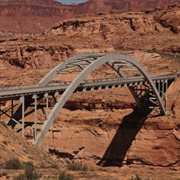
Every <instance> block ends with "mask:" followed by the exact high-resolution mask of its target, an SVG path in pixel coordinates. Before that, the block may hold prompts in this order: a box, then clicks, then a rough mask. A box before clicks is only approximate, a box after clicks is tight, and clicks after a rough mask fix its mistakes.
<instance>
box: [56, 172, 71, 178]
mask: <svg viewBox="0 0 180 180" xmlns="http://www.w3.org/2000/svg"><path fill="white" fill-rule="evenodd" d="M58 179H59V180H73V179H74V178H73V176H72V175H70V174H67V173H65V172H61V173H60V174H59V178H58Z"/></svg>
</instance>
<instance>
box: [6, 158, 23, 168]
mask: <svg viewBox="0 0 180 180" xmlns="http://www.w3.org/2000/svg"><path fill="white" fill-rule="evenodd" d="M22 167H23V166H22V164H21V162H20V161H19V159H17V158H13V159H10V160H8V161H6V164H5V169H22Z"/></svg>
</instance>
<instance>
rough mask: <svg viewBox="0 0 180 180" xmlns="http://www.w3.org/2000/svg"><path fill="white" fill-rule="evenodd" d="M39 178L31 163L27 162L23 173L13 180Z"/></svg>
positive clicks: (34, 179) (33, 179)
mask: <svg viewBox="0 0 180 180" xmlns="http://www.w3.org/2000/svg"><path fill="white" fill-rule="evenodd" d="M39 178H40V175H39V174H37V173H36V172H35V167H34V165H33V163H32V162H27V163H26V164H25V169H24V173H23V174H19V175H18V176H16V177H15V178H14V180H36V179H39Z"/></svg>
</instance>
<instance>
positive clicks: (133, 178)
mask: <svg viewBox="0 0 180 180" xmlns="http://www.w3.org/2000/svg"><path fill="white" fill-rule="evenodd" d="M129 180H143V179H142V178H141V177H139V176H138V175H136V176H135V177H133V176H131V178H130V179H129ZM144 180H149V179H144Z"/></svg>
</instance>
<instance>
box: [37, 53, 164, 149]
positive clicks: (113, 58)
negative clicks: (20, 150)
mask: <svg viewBox="0 0 180 180" xmlns="http://www.w3.org/2000/svg"><path fill="white" fill-rule="evenodd" d="M72 60H73V58H72ZM118 61H119V62H121V61H126V62H129V63H131V64H132V65H133V66H135V67H136V68H137V69H138V70H139V71H140V72H141V73H142V74H143V75H144V77H145V79H146V80H147V81H148V83H149V84H150V86H151V88H152V90H153V92H154V94H155V96H156V98H157V101H158V103H159V106H160V110H161V113H162V114H165V109H164V106H163V103H162V102H161V98H160V95H159V93H158V91H157V89H156V87H155V85H154V83H153V81H152V80H151V78H150V77H149V75H148V73H147V72H146V70H144V69H143V67H142V66H141V65H140V63H138V62H137V61H136V60H135V59H133V58H132V57H130V56H127V55H122V54H112V55H107V56H102V57H100V58H98V59H97V60H96V61H93V62H92V63H91V64H89V65H88V66H87V67H86V68H85V69H84V70H83V71H81V73H80V74H79V75H78V76H77V77H76V78H75V79H74V80H73V81H72V82H71V84H70V85H69V87H68V88H67V89H66V90H65V91H64V93H63V94H62V96H61V97H60V98H59V100H58V101H57V103H56V104H55V106H54V107H53V109H52V111H51V113H50V114H49V116H48V119H47V120H46V121H45V123H44V124H43V127H42V132H41V133H40V134H39V136H38V137H37V140H36V142H35V144H36V145H37V146H41V144H42V141H43V139H44V137H45V135H46V134H47V132H48V130H49V129H50V127H51V125H52V124H53V122H54V120H55V118H56V116H57V115H58V114H59V112H60V110H61V109H62V108H63V106H64V104H65V103H66V102H67V100H68V99H69V97H70V96H71V95H72V94H73V92H74V91H75V90H76V88H77V87H78V86H79V84H80V83H81V82H82V81H83V80H84V79H85V77H86V76H87V75H88V74H90V73H91V72H92V71H93V70H95V69H96V68H97V67H98V66H100V65H102V64H105V63H108V64H110V65H113V63H115V62H118ZM55 69H58V67H57V68H55ZM113 69H114V68H113ZM50 76H51V75H50Z"/></svg>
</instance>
